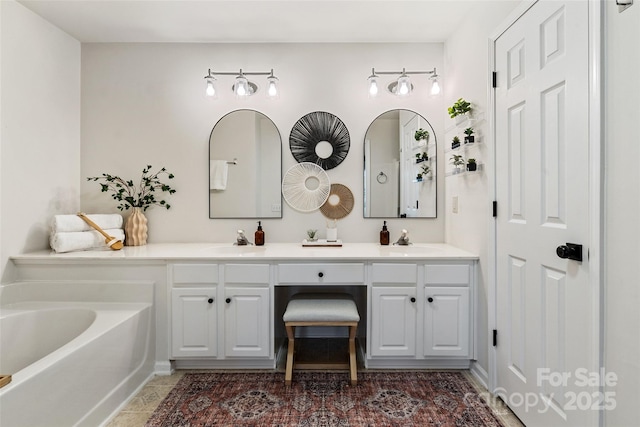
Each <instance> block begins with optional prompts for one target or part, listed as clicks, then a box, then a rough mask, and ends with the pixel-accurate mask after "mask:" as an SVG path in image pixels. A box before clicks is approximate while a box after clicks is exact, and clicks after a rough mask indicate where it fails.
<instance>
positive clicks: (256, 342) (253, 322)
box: [224, 287, 271, 357]
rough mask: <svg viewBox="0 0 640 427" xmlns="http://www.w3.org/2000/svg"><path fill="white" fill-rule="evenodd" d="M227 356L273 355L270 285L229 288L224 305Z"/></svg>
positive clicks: (226, 290)
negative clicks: (270, 335) (271, 346)
mask: <svg viewBox="0 0 640 427" xmlns="http://www.w3.org/2000/svg"><path fill="white" fill-rule="evenodd" d="M224 306H225V307H224V309H225V313H224V320H225V328H224V330H225V355H226V356H240V357H247V356H248V357H268V356H269V342H270V340H269V330H270V328H269V325H270V324H271V321H270V317H269V288H268V287H259V288H258V287H227V288H226V289H225V304H224Z"/></svg>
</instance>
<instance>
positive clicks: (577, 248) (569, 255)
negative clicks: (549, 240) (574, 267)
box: [556, 243, 582, 261]
mask: <svg viewBox="0 0 640 427" xmlns="http://www.w3.org/2000/svg"><path fill="white" fill-rule="evenodd" d="M556 255H558V256H559V257H560V258H565V259H572V260H574V261H582V245H578V244H576V243H567V244H566V245H560V246H558V247H557V248H556Z"/></svg>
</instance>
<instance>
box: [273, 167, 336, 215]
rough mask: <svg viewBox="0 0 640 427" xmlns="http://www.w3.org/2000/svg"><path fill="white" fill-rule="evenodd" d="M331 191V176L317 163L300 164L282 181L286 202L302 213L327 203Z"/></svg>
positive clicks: (287, 173) (288, 172) (291, 169)
mask: <svg viewBox="0 0 640 427" xmlns="http://www.w3.org/2000/svg"><path fill="white" fill-rule="evenodd" d="M330 189H331V181H329V175H327V173H326V172H325V171H324V169H322V168H321V167H320V166H318V165H316V164H315V163H309V162H304V163H298V164H297V165H294V166H292V167H291V168H289V170H288V171H287V172H286V173H285V174H284V178H283V179H282V195H283V196H284V200H285V201H286V202H287V203H288V204H289V206H291V207H292V208H294V209H296V210H299V211H301V212H311V211H315V210H317V209H318V208H319V207H320V206H322V204H323V203H324V202H326V201H327V198H328V197H329V190H330Z"/></svg>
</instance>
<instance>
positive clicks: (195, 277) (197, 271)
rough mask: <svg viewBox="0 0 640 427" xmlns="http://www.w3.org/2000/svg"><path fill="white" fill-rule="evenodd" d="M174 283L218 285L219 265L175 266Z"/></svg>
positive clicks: (173, 269)
mask: <svg viewBox="0 0 640 427" xmlns="http://www.w3.org/2000/svg"><path fill="white" fill-rule="evenodd" d="M172 281H173V283H174V284H178V283H218V264H173V265H172Z"/></svg>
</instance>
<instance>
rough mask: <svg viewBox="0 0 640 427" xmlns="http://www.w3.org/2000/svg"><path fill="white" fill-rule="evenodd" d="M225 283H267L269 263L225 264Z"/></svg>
mask: <svg viewBox="0 0 640 427" xmlns="http://www.w3.org/2000/svg"><path fill="white" fill-rule="evenodd" d="M224 282H225V283H264V284H268V283H269V264H226V265H225V266H224Z"/></svg>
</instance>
